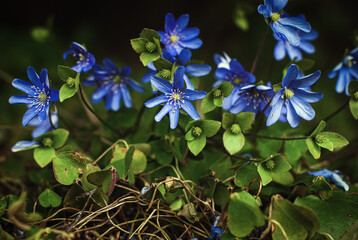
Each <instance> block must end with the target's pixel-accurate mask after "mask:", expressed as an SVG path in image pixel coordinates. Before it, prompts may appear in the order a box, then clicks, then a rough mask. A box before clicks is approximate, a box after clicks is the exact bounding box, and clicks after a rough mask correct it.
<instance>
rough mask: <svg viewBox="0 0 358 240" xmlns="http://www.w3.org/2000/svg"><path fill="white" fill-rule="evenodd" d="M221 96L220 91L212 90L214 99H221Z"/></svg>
mask: <svg viewBox="0 0 358 240" xmlns="http://www.w3.org/2000/svg"><path fill="white" fill-rule="evenodd" d="M221 95H222V91H221V90H220V89H215V90H214V98H218V97H221Z"/></svg>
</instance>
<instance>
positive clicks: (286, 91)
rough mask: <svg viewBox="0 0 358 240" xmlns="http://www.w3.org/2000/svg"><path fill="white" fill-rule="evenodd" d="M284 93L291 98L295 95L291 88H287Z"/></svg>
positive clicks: (287, 97) (286, 97)
mask: <svg viewBox="0 0 358 240" xmlns="http://www.w3.org/2000/svg"><path fill="white" fill-rule="evenodd" d="M283 95H284V96H285V99H290V98H291V97H293V95H294V93H293V92H292V91H291V90H290V89H286V90H285V93H284V94H283Z"/></svg>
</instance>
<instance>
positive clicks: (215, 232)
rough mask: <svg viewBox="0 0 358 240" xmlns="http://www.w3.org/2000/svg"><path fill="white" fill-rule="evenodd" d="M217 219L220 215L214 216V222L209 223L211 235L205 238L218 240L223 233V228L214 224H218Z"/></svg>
mask: <svg viewBox="0 0 358 240" xmlns="http://www.w3.org/2000/svg"><path fill="white" fill-rule="evenodd" d="M219 219H220V216H218V217H216V219H215V222H214V224H213V225H211V237H210V238H207V240H218V239H220V238H221V236H222V235H223V233H224V230H223V229H221V228H218V227H217V226H216V225H217V224H218V221H219Z"/></svg>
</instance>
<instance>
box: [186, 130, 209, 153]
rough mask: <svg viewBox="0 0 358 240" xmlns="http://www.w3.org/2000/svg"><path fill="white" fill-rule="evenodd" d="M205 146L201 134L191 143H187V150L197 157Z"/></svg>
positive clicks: (204, 139) (203, 136)
mask: <svg viewBox="0 0 358 240" xmlns="http://www.w3.org/2000/svg"><path fill="white" fill-rule="evenodd" d="M205 144H206V137H205V135H204V134H201V135H200V136H199V137H197V138H195V139H194V140H192V141H188V148H189V150H190V152H192V153H193V154H194V155H195V156H196V155H198V154H199V153H200V152H201V151H202V150H203V148H204V147H205Z"/></svg>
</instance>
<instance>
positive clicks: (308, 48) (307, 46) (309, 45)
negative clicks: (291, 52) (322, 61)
mask: <svg viewBox="0 0 358 240" xmlns="http://www.w3.org/2000/svg"><path fill="white" fill-rule="evenodd" d="M299 48H301V49H302V50H303V51H305V52H306V53H308V54H312V53H314V52H315V48H314V46H313V45H312V43H310V42H306V41H301V44H300V46H299Z"/></svg>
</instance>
